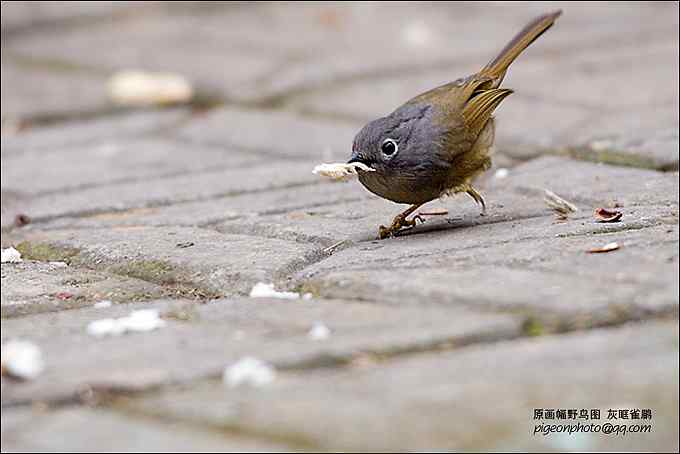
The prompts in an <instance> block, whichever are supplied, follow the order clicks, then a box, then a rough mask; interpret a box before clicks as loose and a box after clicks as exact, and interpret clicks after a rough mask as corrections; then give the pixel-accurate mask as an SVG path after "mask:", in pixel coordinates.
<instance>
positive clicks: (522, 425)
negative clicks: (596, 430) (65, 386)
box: [121, 321, 678, 452]
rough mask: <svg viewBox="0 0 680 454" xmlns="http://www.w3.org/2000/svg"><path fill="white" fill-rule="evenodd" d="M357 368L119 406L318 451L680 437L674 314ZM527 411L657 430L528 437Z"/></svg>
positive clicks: (643, 442)
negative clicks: (627, 411) (632, 416)
mask: <svg viewBox="0 0 680 454" xmlns="http://www.w3.org/2000/svg"><path fill="white" fill-rule="evenodd" d="M357 366H358V367H351V368H347V369H342V370H323V371H318V372H317V371H313V372H302V373H285V374H281V375H280V377H278V378H277V380H276V381H275V382H274V384H273V385H271V386H269V387H267V388H257V389H239V390H237V391H233V390H229V389H226V388H225V387H224V386H223V385H222V384H221V383H205V384H203V385H202V386H198V385H195V386H192V387H190V388H186V389H183V390H178V389H169V390H167V391H165V392H162V393H158V395H157V396H148V397H146V398H143V399H126V400H123V401H121V405H122V406H123V407H124V408H128V409H134V410H135V411H141V412H143V413H145V414H149V415H160V414H162V415H164V416H166V417H167V416H172V417H174V418H176V419H178V420H184V421H193V422H197V423H201V424H210V425H213V426H218V427H224V428H228V429H230V430H235V429H238V430H247V431H248V432H249V433H254V434H259V435H261V436H285V437H292V438H294V439H297V440H301V441H304V442H306V443H308V444H310V445H311V446H314V447H316V448H317V449H323V450H358V451H383V450H388V451H391V450H398V451H402V450H412V451H416V450H417V451H421V450H472V451H486V450H496V449H503V448H504V447H507V446H513V447H517V448H520V449H522V450H530V451H546V450H547V451H557V452H561V451H564V450H565V449H584V450H600V449H611V448H613V447H616V449H622V450H625V451H630V450H635V451H637V450H646V449H649V448H650V447H654V449H658V450H661V451H664V450H674V449H675V448H676V447H677V444H678V429H677V427H678V424H677V421H678V420H677V411H676V410H677V405H678V367H677V366H678V327H677V323H676V322H675V321H670V322H657V323H654V322H652V323H645V324H640V325H631V326H626V327H623V328H618V329H607V330H597V331H593V332H590V333H574V334H570V335H564V336H559V337H539V338H536V339H532V340H522V341H514V342H503V343H499V344H493V345H480V346H473V347H470V348H466V349H463V350H454V351H450V352H448V351H447V352H439V353H431V354H423V355H418V356H415V357H410V358H405V359H397V360H394V361H389V362H387V363H385V362H379V363H376V364H373V365H366V364H362V365H361V367H359V365H357ZM584 370H587V371H588V373H584ZM642 371H644V372H642ZM329 390H333V391H332V392H329ZM534 408H550V409H560V408H565V409H572V408H576V409H580V408H586V409H591V408H597V409H600V410H601V414H602V420H600V422H601V423H605V422H611V421H608V420H607V419H606V418H607V414H608V411H607V410H608V409H609V408H614V409H618V408H649V409H652V415H653V416H652V420H650V421H647V422H648V423H651V424H652V425H653V427H652V431H651V432H650V433H647V434H627V436H604V435H602V434H573V435H571V436H568V435H564V436H560V435H561V434H551V436H547V437H544V436H533V435H532V433H533V430H534V425H535V424H536V423H537V422H536V421H534V420H533V410H534ZM545 422H546V423H551V422H554V423H557V422H559V421H545ZM614 422H616V421H614ZM619 422H620V421H619ZM629 422H632V421H629ZM636 422H641V423H642V422H643V421H642V420H639V421H636ZM624 424H625V423H624Z"/></svg>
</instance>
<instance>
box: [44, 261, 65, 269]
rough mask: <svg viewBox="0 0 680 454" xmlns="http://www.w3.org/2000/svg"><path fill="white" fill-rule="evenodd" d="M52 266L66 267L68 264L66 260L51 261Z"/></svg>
mask: <svg viewBox="0 0 680 454" xmlns="http://www.w3.org/2000/svg"><path fill="white" fill-rule="evenodd" d="M49 263H50V265H51V266H53V267H55V268H66V267H67V266H68V264H67V263H66V262H49Z"/></svg>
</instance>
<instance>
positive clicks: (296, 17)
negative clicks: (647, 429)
mask: <svg viewBox="0 0 680 454" xmlns="http://www.w3.org/2000/svg"><path fill="white" fill-rule="evenodd" d="M556 8H561V9H562V10H563V12H564V14H563V15H562V16H561V17H560V19H559V21H558V22H557V25H556V26H555V27H553V28H552V29H551V30H550V31H549V32H548V33H546V34H545V36H544V37H541V39H539V40H538V41H537V42H536V43H535V44H533V45H532V46H531V47H530V48H529V49H528V50H527V51H526V52H525V53H524V54H523V55H522V56H521V57H520V58H519V59H518V61H517V62H516V63H515V64H514V65H513V67H512V68H511V69H510V71H509V73H508V74H507V77H506V79H505V82H504V84H506V85H507V86H508V87H511V88H513V89H514V90H515V94H514V95H513V96H512V97H510V98H509V99H508V100H507V101H506V102H504V103H503V105H502V106H500V108H499V109H498V111H497V119H498V122H497V140H496V155H495V158H494V167H493V168H492V169H491V170H490V171H489V172H487V174H485V175H483V176H481V177H480V178H479V179H478V181H476V182H475V186H476V187H477V188H478V189H479V190H480V191H481V192H482V193H483V194H484V196H485V199H486V201H487V208H488V210H487V213H486V214H485V215H484V216H481V215H480V212H479V207H477V206H476V205H475V204H474V203H473V201H472V200H471V199H470V198H469V197H468V196H466V195H458V196H455V197H451V198H446V199H443V200H439V201H433V202H431V203H429V204H427V205H426V206H424V207H422V208H421V209H420V211H421V212H424V213H427V212H432V211H438V210H446V214H440V215H426V216H425V217H426V222H425V223H424V224H421V225H418V226H417V227H416V228H414V229H411V230H408V231H405V232H403V233H402V234H400V235H398V236H397V237H395V238H391V239H388V240H384V241H377V240H376V239H375V236H376V232H377V227H378V225H380V224H388V223H389V222H390V221H391V219H392V218H393V217H394V216H395V215H396V214H397V213H398V212H399V211H401V210H403V209H405V208H406V207H405V206H403V205H398V204H394V203H391V202H388V201H386V200H382V199H379V198H378V197H376V196H375V195H373V194H371V193H369V192H368V191H366V190H365V189H364V188H363V187H362V186H361V185H360V184H359V183H357V182H356V181H352V182H348V183H331V182H329V181H327V180H324V179H322V178H320V177H318V176H315V175H313V174H312V173H311V170H312V168H313V167H314V166H315V165H317V164H319V163H322V162H337V161H340V162H342V161H345V160H347V158H348V156H349V154H350V152H351V145H352V139H353V137H354V135H355V134H356V133H357V131H359V129H360V128H361V127H362V125H363V124H364V123H365V122H366V121H368V120H371V119H373V118H376V117H378V116H381V115H385V114H386V113H388V112H390V111H391V110H393V109H394V108H395V107H397V106H398V105H400V104H402V103H403V102H404V101H406V100H407V99H409V98H411V97H412V96H414V95H416V94H418V93H420V92H422V91H424V90H427V89H429V88H432V87H434V86H437V85H440V84H442V83H446V82H449V81H451V80H453V79H456V78H458V77H460V76H464V75H467V74H470V73H472V72H474V71H476V70H478V69H479V67H480V66H482V65H483V64H484V63H485V62H487V61H488V60H489V59H490V58H491V57H492V56H493V55H494V54H495V53H496V52H498V50H499V49H500V48H501V46H502V45H503V44H505V43H506V42H507V41H508V40H509V39H510V38H511V37H512V36H513V34H515V33H516V32H517V31H518V30H519V29H520V27H522V26H523V25H525V24H526V23H527V21H528V20H529V19H531V18H533V17H535V16H536V15H538V14H541V13H545V12H546V11H549V10H554V9H556ZM677 27H678V9H677V3H671V2H667V3H645V4H625V5H624V4H619V3H598V4H588V5H583V4H580V3H576V2H564V3H560V4H559V5H555V4H549V3H543V2H532V3H524V4H509V3H508V4H500V3H456V4H452V3H447V4H439V3H437V4H425V3H419V4H408V3H400V4H391V5H384V4H378V3H375V4H369V3H358V4H340V3H327V2H324V3H305V4H295V5H289V4H282V3H261V4H252V3H251V4H241V3H202V2H196V3H183V2H180V3H173V2H117V3H110V2H108V3H106V4H99V3H95V2H84V3H82V2H81V3H76V2H71V3H65V4H59V5H55V4H51V3H42V2H38V3H35V4H28V3H24V2H3V3H2V46H1V47H2V93H3V97H2V109H1V110H2V125H0V126H1V131H0V139H1V142H2V147H1V152H0V153H1V154H2V165H1V166H0V167H1V174H2V183H1V188H0V189H1V190H0V195H1V200H0V211H1V213H2V217H1V224H2V237H1V240H0V243H2V247H3V248H5V247H8V246H15V247H16V248H17V249H18V250H19V251H20V252H21V253H22V255H23V258H24V262H22V263H20V264H8V263H6V264H3V265H2V342H3V344H4V343H5V342H7V341H8V340H10V339H24V340H28V341H31V342H34V343H35V344H36V345H37V346H38V347H39V348H40V349H41V350H42V352H43V355H44V358H45V362H46V368H45V371H44V372H43V373H42V374H41V375H39V376H38V377H37V378H35V379H34V380H29V381H25V382H18V381H14V380H11V379H9V378H6V377H4V376H3V378H2V406H3V415H2V419H3V421H2V449H3V451H5V450H7V451H28V450H44V449H48V450H64V451H66V450H76V451H79V450H92V449H95V450H96V449H101V446H107V447H109V448H110V449H112V450H113V449H115V450H120V451H140V450H206V451H210V450H235V451H276V450H295V451H305V450H311V451H319V450H330V451H338V450H356V451H380V450H391V451H404V450H409V451H423V450H470V451H477V450H480V451H490V450H508V449H514V450H527V451H541V452H544V451H560V452H562V451H598V450H625V451H640V450H656V451H669V450H677V449H678V431H677V427H678V413H677V408H678V393H677V389H678V359H677V358H678V328H677V318H678V292H679V288H678V285H679V284H678V282H679V280H678V274H679V270H678V243H679V239H678V235H679V231H678V173H677V170H678V86H677V79H678V58H677V55H678V35H677ZM127 69H141V70H152V71H169V72H172V73H175V74H178V75H181V76H184V77H185V78H187V79H188V80H189V81H190V82H191V83H192V84H193V86H194V88H195V89H196V94H197V95H196V97H195V98H194V99H193V102H191V103H189V104H188V105H186V106H183V107H174V108H173V107H170V106H159V107H158V108H155V109H143V108H138V107H126V108H119V107H115V106H113V105H112V104H111V102H110V100H109V99H108V95H107V89H106V82H107V80H108V79H109V77H110V76H111V75H113V74H114V73H115V72H116V71H118V70H127ZM546 189H549V190H551V191H553V192H555V193H557V194H558V195H560V196H562V197H564V198H566V199H567V200H569V201H570V202H572V203H573V204H575V205H576V206H577V207H578V211H577V212H576V213H573V214H571V215H570V216H569V217H568V219H566V220H559V219H557V218H556V217H555V215H554V213H553V212H552V211H551V210H550V209H549V208H548V207H547V206H546V204H545V202H544V200H543V198H544V190H546ZM602 207H604V208H611V209H617V210H619V211H621V212H622V215H623V216H622V219H621V221H620V222H616V223H598V222H596V220H595V218H594V215H593V213H594V211H595V210H596V209H597V208H602ZM19 214H22V215H25V216H27V217H28V218H30V219H29V220H30V223H29V224H28V225H15V224H17V223H16V220H15V219H16V216H17V215H19ZM21 219H23V220H25V219H27V218H26V217H22V218H21ZM19 224H23V222H19ZM612 242H615V243H617V244H618V246H619V249H617V250H614V251H611V252H608V253H602V254H591V253H588V251H589V250H591V249H593V248H597V247H602V246H604V245H606V244H608V243H612ZM55 262H64V263H66V264H67V265H68V266H62V265H59V264H56V263H55ZM259 281H263V282H271V283H274V284H275V285H276V288H277V289H279V290H288V291H299V292H301V293H307V292H308V293H311V294H312V296H313V299H311V300H308V299H300V300H294V301H283V300H277V299H250V298H247V297H245V295H247V294H248V293H249V291H250V289H251V288H252V286H253V284H255V283H256V282H259ZM102 299H110V300H112V301H114V302H115V303H116V304H114V305H113V306H111V307H109V308H94V307H91V306H92V304H93V303H94V302H97V301H100V300H102ZM143 308H156V309H158V310H159V311H160V313H161V315H162V317H163V318H164V319H165V320H166V322H167V326H165V327H163V328H161V329H160V330H157V331H153V332H147V333H134V334H127V335H124V336H121V337H111V338H94V337H91V336H89V335H88V334H87V333H86V326H87V324H88V323H89V322H91V321H93V320H97V319H102V318H107V317H121V316H124V315H128V314H129V313H130V312H131V311H133V310H138V309H143ZM316 322H322V323H324V324H325V325H327V326H328V327H329V328H330V330H331V331H330V332H331V334H330V337H329V338H328V339H326V340H312V339H310V338H309V337H308V332H309V330H310V328H311V327H312V326H313V325H314V324H315V323H316ZM3 350H4V349H3ZM4 353H5V352H4V351H3V357H4ZM245 355H251V356H255V357H259V358H262V359H264V360H267V361H270V362H272V363H273V364H274V365H275V366H276V367H277V368H278V369H279V370H278V375H277V379H276V380H275V381H274V383H272V384H271V385H270V386H268V387H264V388H259V389H248V388H241V389H229V388H225V387H224V386H223V385H222V384H221V383H220V382H219V378H220V376H221V373H222V370H223V368H224V366H225V365H227V364H230V363H231V362H233V361H236V360H237V359H239V358H241V357H243V356H245ZM534 408H577V409H578V408H600V409H601V410H602V413H603V415H605V416H604V417H605V418H606V415H607V409H608V408H649V409H651V410H652V411H653V419H652V420H651V423H652V424H653V428H652V432H651V433H647V434H632V433H629V434H627V435H626V436H621V435H618V436H617V435H609V436H606V435H603V434H584V433H582V434H578V435H575V434H573V435H570V436H569V435H568V436H563V435H560V434H551V435H550V436H543V435H536V436H533V435H532V432H533V430H534V425H535V421H534V420H533V409H534ZM546 422H553V421H546ZM602 422H607V420H606V419H605V420H604V421H602ZM630 422H631V421H628V423H630Z"/></svg>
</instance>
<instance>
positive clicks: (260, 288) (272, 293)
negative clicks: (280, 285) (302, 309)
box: [250, 282, 300, 300]
mask: <svg viewBox="0 0 680 454" xmlns="http://www.w3.org/2000/svg"><path fill="white" fill-rule="evenodd" d="M250 297H251V298H279V299H285V300H296V299H299V298H300V294H299V293H297V292H279V291H277V290H276V289H275V288H274V284H265V283H264V282H258V283H257V284H255V285H254V286H253V288H252V290H251V291H250Z"/></svg>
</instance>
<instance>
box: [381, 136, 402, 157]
mask: <svg viewBox="0 0 680 454" xmlns="http://www.w3.org/2000/svg"><path fill="white" fill-rule="evenodd" d="M380 150H381V151H382V152H383V154H384V155H386V156H392V155H393V154H394V153H396V152H397V150H399V145H397V142H396V141H395V140H394V139H385V140H384V141H383V143H382V145H381V146H380Z"/></svg>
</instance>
